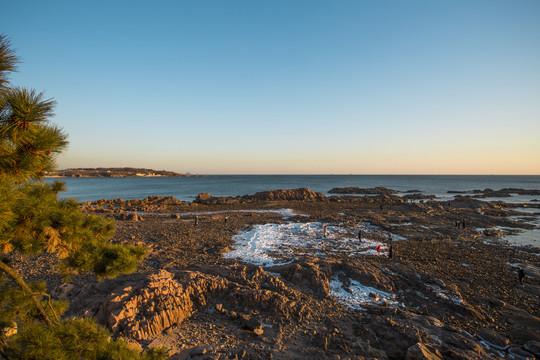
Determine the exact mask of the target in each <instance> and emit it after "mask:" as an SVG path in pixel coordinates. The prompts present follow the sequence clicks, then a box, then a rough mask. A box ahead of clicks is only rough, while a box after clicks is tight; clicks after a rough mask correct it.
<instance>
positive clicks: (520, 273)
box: [518, 268, 525, 285]
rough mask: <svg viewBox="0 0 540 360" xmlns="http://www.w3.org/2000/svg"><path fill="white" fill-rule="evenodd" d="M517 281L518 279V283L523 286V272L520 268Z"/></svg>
mask: <svg viewBox="0 0 540 360" xmlns="http://www.w3.org/2000/svg"><path fill="white" fill-rule="evenodd" d="M518 279H519V283H520V284H521V285H523V280H524V279H525V271H523V269H522V268H519V269H518Z"/></svg>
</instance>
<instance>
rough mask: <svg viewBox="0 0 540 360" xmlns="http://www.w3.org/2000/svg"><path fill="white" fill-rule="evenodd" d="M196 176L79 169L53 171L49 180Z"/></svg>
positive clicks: (138, 170) (48, 175)
mask: <svg viewBox="0 0 540 360" xmlns="http://www.w3.org/2000/svg"><path fill="white" fill-rule="evenodd" d="M200 176H201V175H194V174H189V173H186V174H179V173H176V172H173V171H166V170H153V169H142V168H130V167H124V168H77V169H64V170H57V171H51V172H49V173H47V175H46V177H48V178H90V177H98V178H125V177H200Z"/></svg>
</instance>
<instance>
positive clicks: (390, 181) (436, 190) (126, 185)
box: [48, 175, 540, 201]
mask: <svg viewBox="0 0 540 360" xmlns="http://www.w3.org/2000/svg"><path fill="white" fill-rule="evenodd" d="M61 180H63V181H65V182H66V185H67V188H68V190H67V191H66V192H65V193H63V196H64V197H74V198H76V199H78V200H80V201H91V200H99V199H117V198H122V199H143V198H145V197H147V196H149V195H157V196H174V197H175V198H177V199H180V200H184V201H192V200H193V199H195V197H196V196H197V194H199V193H201V192H206V193H209V194H211V195H212V196H238V195H246V194H254V193H256V192H258V191H265V190H275V189H294V188H299V187H307V188H309V189H311V190H313V191H317V192H322V193H323V194H325V195H329V194H328V190H330V189H332V188H334V187H347V186H358V187H376V186H384V187H387V188H391V189H395V190H398V191H407V190H421V191H422V192H423V193H425V194H432V195H436V196H440V197H442V198H450V197H451V195H449V194H447V191H448V190H454V191H467V190H474V189H480V190H483V189H485V188H491V189H494V190H498V189H501V188H510V187H513V188H520V189H540V176H537V175H534V176H499V175H489V176H457V175H456V176H454V175H452V176H447V175H445V176H440V175H423V176H418V175H213V176H207V177H191V178H159V177H155V178H66V179H61ZM48 181H52V179H49V180H48ZM503 200H505V201H507V200H509V199H508V198H503ZM512 200H514V201H521V200H525V201H527V200H532V198H531V199H529V198H528V197H523V199H521V197H514V198H512Z"/></svg>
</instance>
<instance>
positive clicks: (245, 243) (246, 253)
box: [223, 222, 388, 266]
mask: <svg viewBox="0 0 540 360" xmlns="http://www.w3.org/2000/svg"><path fill="white" fill-rule="evenodd" d="M325 227H326V236H325V231H324V229H325ZM357 229H358V228H355V229H348V228H345V227H341V226H334V225H327V226H325V225H324V224H322V223H320V222H309V223H285V224H264V225H255V226H253V228H252V229H251V230H249V231H240V232H239V233H238V234H237V235H234V236H233V237H232V240H233V241H234V242H235V245H234V246H233V249H232V250H231V251H229V252H227V253H225V254H223V256H224V257H225V258H234V259H240V260H243V261H246V262H249V263H251V264H255V265H261V266H274V265H283V264H286V263H290V262H292V261H293V260H294V259H295V258H296V257H297V256H300V255H314V256H325V255H327V254H339V255H343V254H346V255H351V256H354V255H358V254H367V255H379V256H386V255H387V249H388V248H387V246H386V245H385V244H383V243H382V242H380V241H376V240H373V239H369V238H362V241H360V240H359V239H358V237H357V233H358V230H357ZM362 232H363V236H368V235H369V234H370V233H369V230H368V229H365V228H363V229H362ZM378 246H381V248H380V251H379V252H377V251H376V248H377V247H378Z"/></svg>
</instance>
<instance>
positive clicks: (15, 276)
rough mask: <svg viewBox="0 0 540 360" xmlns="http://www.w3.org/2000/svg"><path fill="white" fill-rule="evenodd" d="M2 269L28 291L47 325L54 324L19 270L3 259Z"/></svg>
mask: <svg viewBox="0 0 540 360" xmlns="http://www.w3.org/2000/svg"><path fill="white" fill-rule="evenodd" d="M0 270H2V271H3V272H4V273H6V275H8V276H9V277H10V278H11V279H13V281H14V282H15V283H16V284H17V285H19V287H20V288H21V289H22V290H23V291H24V292H26V293H27V294H28V296H29V297H30V299H31V300H32V302H33V303H34V305H35V306H36V309H37V310H38V312H39V313H40V315H41V317H43V320H44V321H45V323H46V324H47V325H49V326H52V325H53V323H52V321H51V319H50V318H49V316H48V315H47V313H46V312H45V309H43V306H41V304H40V302H39V300H38V298H37V297H36V295H35V294H34V293H33V292H32V289H30V287H29V286H28V284H27V283H26V281H24V279H23V278H22V276H21V275H19V274H18V273H17V271H15V270H14V269H12V268H11V267H9V266H8V265H7V264H5V263H4V262H3V261H0Z"/></svg>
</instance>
